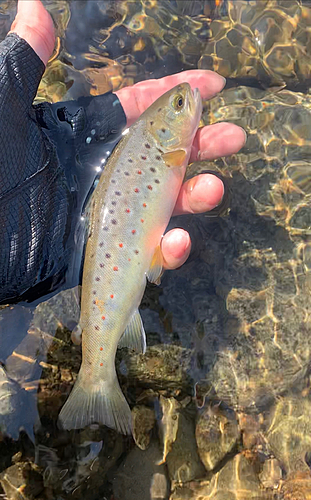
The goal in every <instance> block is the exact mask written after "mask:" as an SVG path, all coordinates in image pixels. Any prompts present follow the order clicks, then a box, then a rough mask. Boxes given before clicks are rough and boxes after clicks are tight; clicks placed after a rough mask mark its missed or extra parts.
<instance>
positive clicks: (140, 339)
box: [118, 309, 146, 354]
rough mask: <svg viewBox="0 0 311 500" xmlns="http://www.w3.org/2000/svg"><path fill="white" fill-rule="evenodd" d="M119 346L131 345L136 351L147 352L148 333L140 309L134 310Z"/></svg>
mask: <svg viewBox="0 0 311 500" xmlns="http://www.w3.org/2000/svg"><path fill="white" fill-rule="evenodd" d="M118 347H119V348H122V347H129V349H134V350H135V351H136V352H142V353H143V354H144V353H145V352H146V334H145V330H144V325H143V322H142V319H141V317H140V314H139V312H138V309H136V311H135V312H134V314H133V316H132V318H131V320H130V322H129V324H128V325H127V327H126V329H125V331H124V333H123V335H122V337H121V339H120V340H119V344H118Z"/></svg>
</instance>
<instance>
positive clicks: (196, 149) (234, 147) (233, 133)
mask: <svg viewBox="0 0 311 500" xmlns="http://www.w3.org/2000/svg"><path fill="white" fill-rule="evenodd" d="M246 139H247V136H246V133H245V131H244V130H243V129H242V128H241V127H239V126H238V125H234V124H233V123H226V122H222V123H215V124H214V125H207V126H206V127H203V128H200V129H199V130H198V132H197V134H196V136H195V138H194V141H193V145H192V151H191V158H190V161H196V160H198V159H200V160H214V159H215V158H219V157H220V156H229V155H232V154H234V153H237V152H238V151H239V150H240V149H241V148H242V147H243V146H244V144H245V142H246Z"/></svg>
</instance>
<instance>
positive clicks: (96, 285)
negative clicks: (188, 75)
mask: <svg viewBox="0 0 311 500" xmlns="http://www.w3.org/2000/svg"><path fill="white" fill-rule="evenodd" d="M176 99H177V100H176ZM176 103H177V109H176ZM178 103H179V104H180V108H181V109H178ZM201 109H202V104H201V98H200V96H199V93H198V91H195V93H194V94H192V91H191V89H190V86H189V85H188V84H181V85H179V86H177V87H175V88H174V89H172V90H171V91H169V92H167V93H166V94H164V95H163V96H162V97H160V98H159V99H158V100H157V101H156V102H155V103H154V104H153V105H152V106H151V107H149V108H148V109H147V110H146V112H145V113H143V115H141V117H140V119H139V120H138V121H137V122H135V124H134V125H132V127H131V128H130V130H129V132H128V134H126V135H125V136H124V137H123V138H122V140H121V141H120V142H119V144H118V145H117V147H116V148H115V150H114V152H113V153H112V155H111V157H110V159H109V161H108V163H107V166H106V168H105V171H104V173H103V174H102V176H101V178H100V181H99V183H98V185H97V187H96V189H95V191H94V194H93V196H92V198H91V201H90V212H91V215H90V221H89V225H90V230H89V236H88V241H87V245H86V252H85V261H84V269H83V281H82V299H81V316H80V322H79V331H82V364H81V368H80V372H79V375H78V379H77V382H76V384H75V386H74V388H73V390H72V393H71V394H70V397H69V399H68V401H67V402H66V404H65V405H64V407H63V409H62V411H61V413H60V423H61V425H62V427H63V428H65V429H71V428H81V427H84V426H85V425H87V424H90V423H92V422H99V423H103V424H105V425H108V426H109V427H112V428H115V429H117V430H118V431H120V432H123V433H130V432H131V418H130V409H129V406H128V404H127V402H126V400H125V398H124V395H123V394H122V392H121V389H120V387H119V384H118V380H117V376H116V371H115V354H116V350H117V347H118V344H120V345H121V346H128V347H132V348H135V349H136V350H137V351H141V352H144V350H145V333H144V330H143V326H142V322H141V319H140V316H139V313H138V307H139V304H140V302H141V299H142V296H143V293H144V290H145V287H146V276H148V278H149V279H150V280H151V281H154V282H156V281H157V279H158V278H159V275H160V274H161V271H162V260H161V252H160V251H159V245H160V242H161V238H162V235H163V233H164V232H165V229H166V227H167V225H168V222H169V219H170V217H171V214H172V212H173V209H174V206H175V203H176V199H177V196H178V193H179V190H180V187H181V184H182V182H183V178H184V174H185V167H186V165H187V163H188V159H189V155H190V151H191V145H192V141H193V137H194V134H195V132H196V130H197V127H198V124H199V119H200V115H201ZM178 114H179V115H178ZM176 116H177V118H176ZM178 119H179V120H178ZM176 120H177V124H176V126H175V128H174V125H175V121H176ZM177 125H178V126H177ZM124 332H125V333H124ZM120 339H121V342H120Z"/></svg>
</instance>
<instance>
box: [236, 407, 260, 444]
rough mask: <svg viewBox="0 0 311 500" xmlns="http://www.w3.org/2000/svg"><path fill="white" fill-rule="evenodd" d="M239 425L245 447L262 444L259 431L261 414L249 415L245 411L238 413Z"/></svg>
mask: <svg viewBox="0 0 311 500" xmlns="http://www.w3.org/2000/svg"><path fill="white" fill-rule="evenodd" d="M238 418H239V427H240V430H241V432H242V440H243V446H244V447H245V448H246V449H254V448H255V449H256V448H257V447H258V446H259V445H261V444H262V441H263V438H262V435H261V433H260V429H261V426H262V420H263V416H262V415H260V414H259V415H256V414H253V415H249V414H247V413H239V415H238Z"/></svg>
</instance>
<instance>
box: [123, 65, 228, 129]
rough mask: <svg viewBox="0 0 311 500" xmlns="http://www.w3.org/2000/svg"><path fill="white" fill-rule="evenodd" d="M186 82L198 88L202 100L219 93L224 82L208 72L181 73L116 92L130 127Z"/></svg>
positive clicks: (216, 75)
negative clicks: (165, 95) (144, 113)
mask: <svg viewBox="0 0 311 500" xmlns="http://www.w3.org/2000/svg"><path fill="white" fill-rule="evenodd" d="M183 82H188V83H189V84H190V85H191V87H192V89H194V88H198V89H199V90H200V93H201V96H202V98H203V99H210V98H211V97H212V96H213V95H215V94H217V93H218V92H220V91H221V90H222V89H223V87H224V86H225V83H226V80H225V79H224V78H223V77H222V76H220V75H218V74H217V73H214V72H213V71H209V70H189V71H182V72H181V73H177V74H176V75H170V76H165V77H164V78H160V79H159V80H146V81H144V82H139V83H137V84H136V85H133V86H132V87H125V88H123V89H121V90H118V91H117V92H116V94H117V96H118V98H119V100H120V102H121V104H122V107H123V109H124V112H125V114H126V117H127V125H128V126H130V125H131V124H132V123H133V122H134V121H135V120H136V119H137V118H138V117H139V116H140V115H141V114H142V113H143V111H145V109H147V108H148V107H149V106H150V105H151V104H152V103H153V102H154V101H155V100H156V99H157V98H158V97H160V96H161V95H162V94H164V93H165V92H166V91H167V90H170V89H171V88H173V87H175V85H178V84H179V83H183Z"/></svg>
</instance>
